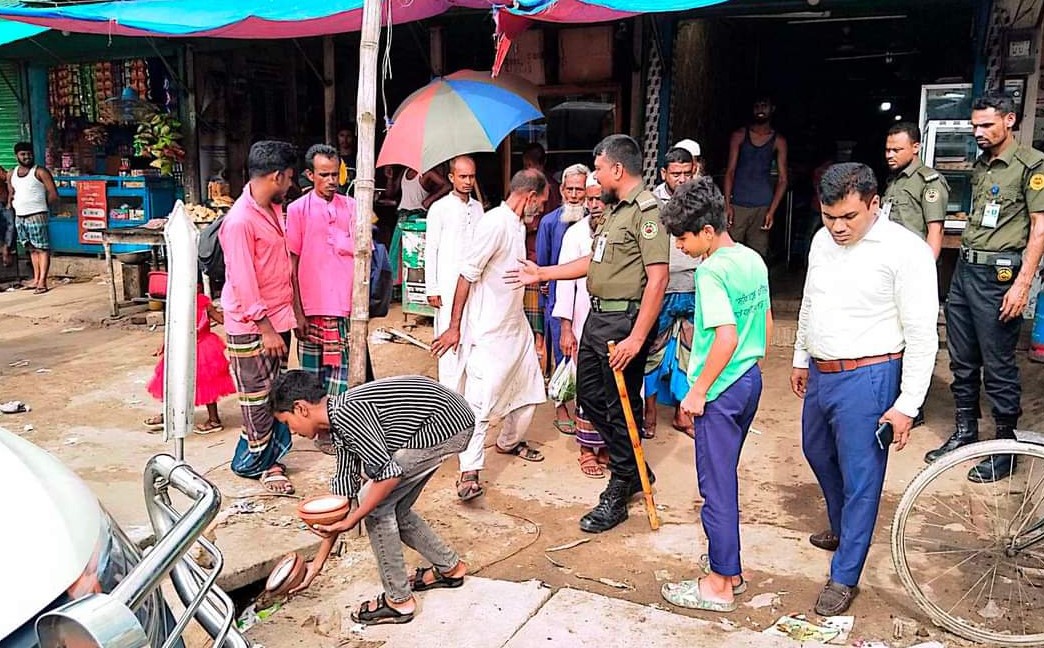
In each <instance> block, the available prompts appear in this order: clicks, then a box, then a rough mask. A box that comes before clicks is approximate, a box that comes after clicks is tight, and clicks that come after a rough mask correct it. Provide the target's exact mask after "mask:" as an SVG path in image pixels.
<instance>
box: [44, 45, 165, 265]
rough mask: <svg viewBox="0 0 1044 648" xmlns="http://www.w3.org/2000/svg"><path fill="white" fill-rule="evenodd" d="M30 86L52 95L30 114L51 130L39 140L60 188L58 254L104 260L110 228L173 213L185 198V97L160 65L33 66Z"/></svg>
mask: <svg viewBox="0 0 1044 648" xmlns="http://www.w3.org/2000/svg"><path fill="white" fill-rule="evenodd" d="M29 80H30V87H33V88H34V90H35V91H36V93H37V96H40V94H42V92H41V91H43V90H45V92H46V94H45V95H43V100H42V101H39V100H38V101H35V102H33V105H32V110H33V111H34V113H36V118H34V125H40V126H44V125H45V126H44V128H43V129H38V130H36V131H35V133H34V135H35V137H34V145H35V148H36V150H37V159H38V160H43V161H44V163H45V164H46V166H47V168H49V169H50V170H51V172H52V174H53V175H54V179H55V184H56V185H57V188H58V195H59V205H58V207H57V208H56V209H55V210H54V212H53V214H52V217H51V219H50V235H51V244H52V246H53V250H54V251H55V252H57V253H62V254H91V255H96V254H101V253H102V251H103V247H102V236H103V232H104V231H105V230H107V229H109V228H114V229H115V228H126V227H140V226H142V225H144V224H145V223H147V222H148V221H149V220H151V219H154V218H164V217H166V216H167V214H168V213H170V211H171V209H172V208H173V206H174V202H175V200H177V199H178V198H181V197H182V196H183V193H184V190H183V185H182V167H181V163H182V160H183V159H184V157H185V150H184V149H183V148H182V146H181V144H180V140H181V139H182V129H181V122H180V120H179V119H178V116H179V109H180V106H179V93H178V92H177V89H176V81H175V79H174V78H173V76H172V74H171V73H170V72H169V70H168V67H167V64H166V61H165V60H164V59H163V58H161V57H154V58H127V59H119V60H111V61H92V62H85V63H68V64H62V65H55V66H51V67H49V68H41V67H35V66H33V67H30V72H29ZM41 112H42V113H44V114H42V115H41V114H40V113H41ZM41 148H42V149H43V150H42V151H41V150H40V149H41ZM41 153H42V155H41ZM115 251H117V252H124V251H132V249H131V248H121V247H117V248H116V250H115Z"/></svg>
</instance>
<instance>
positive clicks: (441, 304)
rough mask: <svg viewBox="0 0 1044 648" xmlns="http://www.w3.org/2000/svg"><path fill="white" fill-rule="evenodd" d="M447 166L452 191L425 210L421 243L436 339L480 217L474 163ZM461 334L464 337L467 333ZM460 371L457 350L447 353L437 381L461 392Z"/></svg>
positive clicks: (443, 326) (460, 159)
mask: <svg viewBox="0 0 1044 648" xmlns="http://www.w3.org/2000/svg"><path fill="white" fill-rule="evenodd" d="M449 166H450V173H449V180H450V184H451V185H452V186H453V191H452V192H450V193H449V194H447V195H446V196H443V197H442V198H439V199H438V200H437V201H435V203H434V204H432V206H431V209H429V210H428V225H427V232H426V233H425V241H424V245H425V252H424V256H425V260H424V285H425V290H426V292H427V297H428V304H429V305H430V306H431V307H432V308H434V309H435V335H436V336H439V335H442V334H443V333H445V332H446V329H448V328H449V324H450V316H451V315H452V313H453V293H454V292H455V291H456V290H457V279H458V278H459V277H460V262H461V259H462V258H463V257H464V256H465V255H466V254H467V252H468V251H469V250H470V249H471V244H472V240H473V238H474V236H475V226H476V225H477V224H478V219H479V217H480V216H482V203H480V202H479V201H477V200H475V199H474V198H473V197H472V195H471V192H472V190H473V189H474V188H475V161H474V160H473V159H471V158H470V157H468V156H466V155H461V156H459V157H455V158H453V159H452V160H450V163H449ZM466 320H467V318H464V321H466ZM462 335H464V336H466V335H467V331H463V332H462ZM463 370H464V367H463V366H462V365H461V363H460V362H459V361H458V358H457V352H456V351H452V350H451V351H447V352H446V353H444V354H443V355H442V356H441V357H440V358H439V382H440V383H442V384H443V385H445V386H447V387H449V388H450V389H452V390H454V391H457V392H460V391H463V386H462V385H461V382H460V380H461V372H462V371H463Z"/></svg>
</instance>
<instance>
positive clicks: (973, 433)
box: [924, 407, 979, 463]
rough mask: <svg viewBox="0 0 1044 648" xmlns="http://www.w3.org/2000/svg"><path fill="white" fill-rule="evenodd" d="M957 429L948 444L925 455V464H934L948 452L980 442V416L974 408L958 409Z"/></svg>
mask: <svg viewBox="0 0 1044 648" xmlns="http://www.w3.org/2000/svg"><path fill="white" fill-rule="evenodd" d="M955 421H956V429H955V430H954V432H953V434H951V435H950V438H949V439H947V440H946V443H944V444H942V445H941V446H939V447H938V448H936V449H935V450H931V451H929V452H928V453H927V454H926V455H924V462H925V463H932V462H933V461H935V460H936V459H938V458H939V457H941V456H943V455H944V454H946V453H947V452H952V451H953V450H956V449H957V448H960V447H962V446H966V445H968V444H969V443H975V442H976V441H978V440H979V416H978V412H976V411H975V410H974V409H972V408H968V407H958V408H957V415H956V417H955Z"/></svg>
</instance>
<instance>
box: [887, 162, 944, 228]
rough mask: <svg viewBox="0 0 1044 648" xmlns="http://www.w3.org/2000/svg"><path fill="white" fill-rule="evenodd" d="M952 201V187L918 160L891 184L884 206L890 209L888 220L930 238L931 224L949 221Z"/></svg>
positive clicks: (911, 163)
mask: <svg viewBox="0 0 1044 648" xmlns="http://www.w3.org/2000/svg"><path fill="white" fill-rule="evenodd" d="M949 200H950V185H948V184H947V183H946V179H945V178H943V177H942V175H941V174H940V173H939V172H938V171H936V170H935V169H933V168H931V167H927V166H925V165H924V164H922V163H921V160H920V159H919V158H916V157H915V158H914V159H913V161H912V162H910V164H908V165H906V168H905V169H903V170H902V171H900V172H899V173H897V174H896V175H895V176H893V177H892V178H891V179H890V180H889V181H888V188H887V189H885V194H884V198H883V199H882V201H881V203H882V204H883V205H887V207H885V209H888V210H889V211H888V218H890V219H891V220H893V221H895V222H896V223H899V224H900V225H902V226H903V227H905V228H906V229H908V230H910V231H911V232H913V233H914V234H917V235H918V236H920V237H921V238H928V223H938V222H942V221H944V220H946V204H947V203H948V202H949Z"/></svg>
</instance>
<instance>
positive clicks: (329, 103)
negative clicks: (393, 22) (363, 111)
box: [323, 19, 380, 144]
mask: <svg viewBox="0 0 1044 648" xmlns="http://www.w3.org/2000/svg"><path fill="white" fill-rule="evenodd" d="M378 20H379V19H378ZM378 36H380V25H379V24H378ZM335 72H336V67H335V65H334V39H333V36H323V116H324V117H325V118H326V131H325V133H324V134H325V135H326V140H325V141H326V143H327V144H336V143H337V142H336V141H335V140H336V138H337V130H336V129H337V82H336V74H335Z"/></svg>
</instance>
